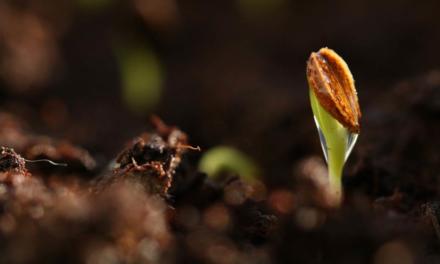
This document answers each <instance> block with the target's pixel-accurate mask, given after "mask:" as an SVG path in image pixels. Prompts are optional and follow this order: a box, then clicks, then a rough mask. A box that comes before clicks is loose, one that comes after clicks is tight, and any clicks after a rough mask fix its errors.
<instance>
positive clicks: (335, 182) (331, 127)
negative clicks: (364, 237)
mask: <svg viewBox="0 0 440 264" xmlns="http://www.w3.org/2000/svg"><path fill="white" fill-rule="evenodd" d="M310 102H311V105H312V110H313V114H314V115H315V120H316V122H317V126H318V129H320V130H321V132H322V134H323V136H324V139H325V142H322V143H323V148H324V151H325V153H324V154H325V156H326V158H327V164H328V177H329V189H330V190H329V191H330V194H331V199H332V200H333V201H332V204H335V205H339V204H340V203H341V202H342V170H343V168H344V163H345V156H346V153H345V152H346V149H347V138H348V131H347V129H346V128H345V127H344V126H342V125H341V124H340V123H339V122H338V121H337V120H336V119H335V118H333V117H332V116H331V115H330V114H329V113H328V112H327V111H326V110H325V109H324V108H323V107H322V106H321V105H320V104H319V102H318V100H317V98H316V96H315V94H314V92H313V91H312V89H310Z"/></svg>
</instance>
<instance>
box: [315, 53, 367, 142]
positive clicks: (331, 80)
mask: <svg viewBox="0 0 440 264" xmlns="http://www.w3.org/2000/svg"><path fill="white" fill-rule="evenodd" d="M307 80H308V82H309V87H310V88H311V89H312V90H313V92H314V94H315V95H316V97H317V99H318V101H319V103H320V104H321V106H322V107H323V108H324V109H325V110H326V111H327V112H328V113H330V114H331V115H332V116H333V117H334V118H335V119H336V120H338V122H339V123H341V124H342V125H343V126H344V127H346V128H347V129H348V130H349V131H350V132H352V133H356V134H359V132H360V123H359V120H360V118H361V111H360V108H359V102H358V97H357V92H356V88H355V86H354V79H353V75H352V74H351V72H350V69H349V68H348V66H347V63H346V62H345V61H344V60H343V59H342V58H341V57H340V56H339V55H338V54H336V52H335V51H333V50H331V49H329V48H322V49H320V50H319V51H318V52H312V54H311V55H310V57H309V60H308V61H307Z"/></svg>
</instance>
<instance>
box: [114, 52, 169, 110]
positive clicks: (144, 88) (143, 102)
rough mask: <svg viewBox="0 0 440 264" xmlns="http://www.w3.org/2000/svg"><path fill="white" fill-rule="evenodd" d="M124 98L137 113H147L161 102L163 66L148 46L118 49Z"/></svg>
mask: <svg viewBox="0 0 440 264" xmlns="http://www.w3.org/2000/svg"><path fill="white" fill-rule="evenodd" d="M117 54H118V61H119V67H120V73H121V80H122V89H123V90H122V92H123V99H124V101H125V103H126V104H127V106H128V107H129V108H130V109H131V110H132V111H133V112H135V113H138V114H145V113H147V112H148V111H151V109H153V108H154V107H155V106H156V105H157V104H158V102H159V100H160V95H161V92H162V78H163V73H162V68H161V65H160V62H159V60H158V58H157V56H156V55H155V54H154V53H153V52H152V50H151V49H149V48H148V47H141V46H135V47H129V48H123V49H118V51H117Z"/></svg>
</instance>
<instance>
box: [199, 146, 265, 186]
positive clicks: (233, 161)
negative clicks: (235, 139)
mask: <svg viewBox="0 0 440 264" xmlns="http://www.w3.org/2000/svg"><path fill="white" fill-rule="evenodd" d="M199 170H200V171H203V172H205V173H207V174H208V175H209V177H213V178H215V177H217V176H218V175H219V174H220V173H222V172H233V173H237V174H238V175H239V176H240V177H241V178H242V179H244V180H246V181H253V180H255V179H256V178H257V177H258V176H259V169H258V167H257V165H256V164H255V163H254V162H253V161H252V160H251V159H250V158H249V157H248V156H247V155H245V154H244V153H242V152H240V151H238V150H237V149H235V148H232V147H226V146H218V147H215V148H212V149H210V150H209V151H207V152H206V153H205V154H204V155H203V157H202V159H201V160H200V163H199Z"/></svg>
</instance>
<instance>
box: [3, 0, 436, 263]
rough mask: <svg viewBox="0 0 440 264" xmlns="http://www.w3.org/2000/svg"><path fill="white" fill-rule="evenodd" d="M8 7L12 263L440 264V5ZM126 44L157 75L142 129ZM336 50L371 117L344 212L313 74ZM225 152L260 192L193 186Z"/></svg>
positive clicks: (6, 109) (240, 180)
mask: <svg viewBox="0 0 440 264" xmlns="http://www.w3.org/2000/svg"><path fill="white" fill-rule="evenodd" d="M13 2H14V1H5V3H0V62H1V63H0V73H1V74H0V78H1V81H0V146H3V148H2V149H1V154H0V263H213V264H226V263H300V264H302V263H304V264H321V263H325V264H331V263H338V264H345V263H347V264H353V263H374V264H393V263H396V264H397V263H399V264H407V263H408V264H415V263H423V264H431V263H432V264H434V263H440V178H439V164H440V154H439V151H438V146H440V137H438V136H437V135H439V134H440V123H439V122H438V117H439V116H440V69H439V68H438V60H439V58H438V55H437V53H438V45H439V44H440V33H439V32H438V30H437V29H438V28H439V27H440V20H439V19H438V17H437V16H436V15H435V14H432V13H433V12H432V10H438V8H439V6H438V3H437V1H426V2H424V3H418V2H417V3H415V1H387V2H386V3H383V1H368V3H367V2H365V3H363V4H362V5H359V6H358V5H356V4H353V3H352V1H338V2H337V3H332V4H329V3H327V4H324V3H320V4H317V3H316V2H315V1H274V2H280V3H282V5H284V6H278V7H277V8H278V9H277V8H275V9H269V8H262V9H258V10H257V9H252V8H251V9H249V10H248V9H246V8H245V7H244V6H246V2H249V1H244V0H243V1H212V2H209V3H208V2H207V1H197V0H195V1H183V2H185V3H183V2H182V3H179V4H178V8H177V9H176V10H178V11H176V10H175V11H172V10H174V9H172V8H170V6H172V3H174V2H175V1H172V0H168V1H164V2H166V3H168V4H170V3H171V4H170V6H168V7H167V8H169V9H167V8H165V7H164V6H161V5H160V4H159V5H158V6H160V8H159V10H168V11H169V13H166V12H165V13H160V14H161V15H160V16H154V15H153V14H154V12H153V13H144V11H145V10H143V9H142V8H141V7H140V6H141V5H140V4H139V2H140V1H136V0H133V1H127V3H125V2H118V1H114V2H113V3H112V4H109V5H108V6H104V7H100V8H97V9H93V8H91V9H81V8H79V7H76V6H75V7H74V6H71V5H70V4H67V3H64V2H63V1H55V0H54V1H47V3H50V4H44V3H43V2H44V1H35V3H36V4H30V3H26V1H17V3H13ZM78 2H83V1H78ZM104 2H105V1H104ZM110 2H112V1H110ZM128 2H130V3H131V4H128ZM132 2H133V3H132ZM152 2H157V1H152ZM236 2H240V3H242V4H241V5H237V3H236ZM251 2H252V1H251ZM262 2H264V1H262ZM78 5H79V4H78ZM164 5H165V6H166V4H164ZM413 5H414V6H415V7H414V6H413ZM153 7H154V5H153V6H152V8H153ZM82 8H85V7H82ZM156 8H157V7H156ZM55 9H56V10H57V11H56V12H55V11H54V10H55ZM170 10H171V11H170ZM408 10H411V12H408ZM156 11H157V10H156ZM168 11H167V12H168ZM145 12H146V11H145ZM11 14H12V15H11ZM18 18H23V19H18ZM24 18H26V19H24ZM342 18H343V19H342ZM341 19H342V20H341ZM36 21H39V22H38V23H37V22H36ZM109 21H110V22H109ZM347 21H348V22H347ZM5 25H8V26H5ZM11 32H22V34H12V33H11ZM17 36H23V38H24V40H22V39H21V38H18V37H17ZM115 39H117V40H121V43H122V44H121V45H125V44H126V43H124V41H127V42H128V43H129V42H133V43H138V44H139V43H141V44H142V45H141V46H142V47H144V46H146V47H147V46H148V47H149V49H151V50H152V51H153V52H154V56H156V57H157V58H159V59H160V65H162V67H163V69H162V71H163V76H162V78H163V79H162V90H161V94H160V100H159V101H158V102H157V103H156V105H154V106H152V107H151V108H150V109H147V110H145V111H144V112H142V113H139V112H137V113H135V112H132V111H130V107H128V106H127V105H126V104H125V103H124V100H123V99H121V98H122V97H123V96H122V95H121V89H122V88H121V86H122V84H121V83H122V80H121V79H123V77H121V76H120V74H119V68H118V67H119V66H120V65H119V64H118V55H115V51H114V49H115V47H114V46H112V45H114V44H115ZM122 40H124V41H122ZM116 42H117V41H116ZM28 43H32V45H31V47H32V48H31V49H30V48H29V47H28V46H26V45H27V44H28ZM117 44H118V45H119V44H120V43H119V42H118V43H117ZM326 45H328V46H329V47H330V48H333V49H335V50H336V51H337V52H338V53H339V54H340V55H341V56H342V57H343V58H344V59H345V60H346V61H347V63H348V65H349V66H350V69H351V71H352V73H353V76H354V77H355V79H356V87H357V90H358V92H359V100H360V107H361V111H362V118H361V120H360V123H361V132H360V137H359V141H358V143H357V145H356V146H355V148H354V150H353V153H352V154H351V156H350V159H349V160H348V162H347V165H346V167H345V170H344V177H343V182H344V183H343V185H344V202H343V204H342V205H341V207H340V208H331V207H329V206H328V204H327V203H326V197H325V177H326V164H325V161H324V160H323V158H322V155H321V149H320V145H319V141H318V135H317V133H316V129H315V127H314V123H313V118H312V116H311V115H312V113H311V110H310V105H309V103H308V95H307V94H308V90H307V89H308V88H307V84H306V77H305V61H306V59H307V57H308V56H309V54H310V52H312V51H316V50H318V49H319V48H321V47H322V46H326ZM14 47H15V48H16V49H14ZM23 50H25V51H26V50H31V51H32V52H31V53H32V54H39V55H40V56H41V57H38V56H36V57H32V56H25V58H28V60H27V59H23V58H22V57H20V54H22V53H20V51H23ZM26 54H27V53H26ZM5 61H6V62H8V63H9V64H8V63H6V62H5ZM21 63H24V64H21ZM26 63H28V64H26ZM45 63H48V64H47V65H46V64H45ZM49 64H50V65H49ZM4 65H8V67H6V68H7V70H5V67H4ZM17 65H18V66H17ZM43 66H44V67H43ZM14 67H18V68H17V69H19V70H17V71H15V70H16V68H14ZM20 67H21V68H20ZM17 72H18V73H19V74H18V75H16V74H17ZM48 72H51V74H49V75H47V78H46V79H44V78H43V77H42V76H44V74H46V73H47V74H48ZM14 74H15V75H14ZM20 74H21V75H20ZM17 76H18V77H17ZM156 115H157V116H156ZM158 116H160V118H159V117H158ZM161 118H162V119H163V121H162V119H161ZM219 145H221V146H224V145H227V146H232V147H234V148H236V149H239V150H240V151H241V152H243V153H245V154H246V155H247V156H249V157H251V158H252V160H253V161H254V163H255V164H256V166H257V167H258V168H259V171H260V172H261V175H260V178H259V179H258V180H257V181H256V182H249V181H247V180H245V177H241V176H240V175H238V174H236V173H233V172H229V171H224V172H222V173H221V175H218V176H217V177H215V178H214V177H213V175H207V174H206V173H204V172H202V171H200V170H199V167H198V164H199V161H200V159H201V157H202V156H203V155H204V154H205V153H206V152H207V151H208V150H209V149H210V148H212V147H215V146H219ZM40 159H48V160H50V161H53V162H56V163H66V164H67V166H60V165H53V164H50V163H48V162H44V161H41V162H32V161H33V160H40ZM323 181H324V183H323Z"/></svg>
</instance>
